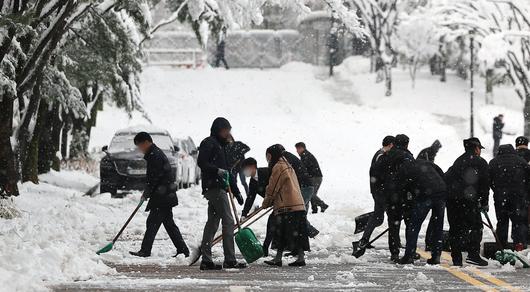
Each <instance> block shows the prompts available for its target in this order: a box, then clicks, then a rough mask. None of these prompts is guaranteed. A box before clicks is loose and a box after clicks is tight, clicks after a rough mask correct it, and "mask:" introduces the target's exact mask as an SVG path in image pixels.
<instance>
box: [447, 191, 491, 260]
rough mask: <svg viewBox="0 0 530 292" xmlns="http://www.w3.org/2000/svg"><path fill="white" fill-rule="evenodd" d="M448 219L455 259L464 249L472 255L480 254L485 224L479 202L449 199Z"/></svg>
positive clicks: (452, 251) (452, 253)
mask: <svg viewBox="0 0 530 292" xmlns="http://www.w3.org/2000/svg"><path fill="white" fill-rule="evenodd" d="M447 220H448V221H449V241H450V243H451V255H452V256H453V259H454V258H455V257H457V258H458V257H461V256H462V254H461V252H462V251H467V252H468V253H469V254H470V255H479V254H480V242H481V241H482V230H483V226H482V216H481V213H480V208H479V206H478V203H477V202H472V201H468V200H455V199H448V200H447Z"/></svg>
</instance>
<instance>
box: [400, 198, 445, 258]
mask: <svg viewBox="0 0 530 292" xmlns="http://www.w3.org/2000/svg"><path fill="white" fill-rule="evenodd" d="M444 197H445V195H443V196H440V197H438V198H425V199H419V200H417V201H416V202H414V203H413V206H412V210H411V212H410V222H409V224H408V225H407V232H406V237H407V246H406V248H405V257H407V256H408V257H413V256H414V255H415V254H416V247H417V243H418V235H419V234H420V230H421V225H422V224H423V221H425V218H426V217H427V214H429V212H430V211H431V210H432V216H431V219H432V220H431V221H432V222H433V226H432V230H431V242H432V251H431V253H432V257H438V256H440V255H441V254H442V235H443V227H444V215H445V200H444V199H442V198H444Z"/></svg>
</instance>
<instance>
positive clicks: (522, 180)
mask: <svg viewBox="0 0 530 292" xmlns="http://www.w3.org/2000/svg"><path fill="white" fill-rule="evenodd" d="M489 169H490V180H491V189H492V190H493V191H494V192H495V196H499V195H502V194H503V193H504V192H508V193H511V194H516V195H519V196H521V197H526V194H527V178H528V175H529V173H530V172H529V169H530V166H529V165H528V164H527V163H526V161H525V160H524V159H523V158H522V157H520V156H519V155H518V154H517V152H516V151H515V149H514V148H513V146H512V145H509V144H508V145H501V146H500V147H499V153H498V154H497V156H496V157H495V158H493V159H492V160H491V161H490V164H489Z"/></svg>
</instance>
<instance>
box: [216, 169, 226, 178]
mask: <svg viewBox="0 0 530 292" xmlns="http://www.w3.org/2000/svg"><path fill="white" fill-rule="evenodd" d="M227 173H228V170H226V169H222V168H219V169H218V170H217V175H218V176H219V177H222V178H225V177H226V174H227Z"/></svg>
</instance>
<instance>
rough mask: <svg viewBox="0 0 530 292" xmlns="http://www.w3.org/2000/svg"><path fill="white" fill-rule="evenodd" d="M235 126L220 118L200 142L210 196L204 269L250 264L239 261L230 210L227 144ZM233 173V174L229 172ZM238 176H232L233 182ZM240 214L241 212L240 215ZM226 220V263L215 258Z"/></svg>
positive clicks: (205, 188) (204, 190)
mask: <svg viewBox="0 0 530 292" xmlns="http://www.w3.org/2000/svg"><path fill="white" fill-rule="evenodd" d="M231 129H232V126H231V125H230V123H229V122H228V120H227V119H225V118H216V119H215V120H214V121H213V124H212V127H211V129H210V136H209V137H207V138H205V139H204V140H203V141H202V142H201V144H200V146H199V157H198V158H197V164H198V165H199V167H200V168H201V179H202V194H203V195H204V198H206V200H208V220H207V221H206V225H205V226H204V232H203V236H202V242H201V248H200V252H201V255H202V262H201V266H200V269H201V270H221V269H223V268H225V269H234V268H236V269H240V268H246V264H244V263H238V262H237V260H236V256H235V246H234V218H233V217H232V213H231V211H230V198H229V197H228V194H227V189H226V188H225V186H226V182H225V179H224V178H225V177H227V174H228V169H229V166H228V163H227V159H226V146H227V145H228V137H229V135H230V131H231ZM228 177H229V175H228ZM234 183H235V180H232V179H229V184H231V185H233V184H234ZM236 216H237V215H236ZM220 221H221V222H222V229H223V250H224V263H223V265H222V266H221V265H218V264H214V262H213V259H212V241H213V239H214V236H215V233H216V232H217V229H218V228H219V222H220Z"/></svg>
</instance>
